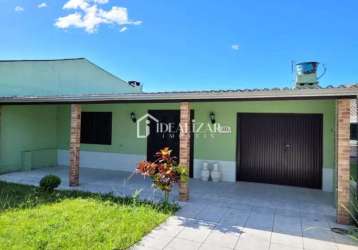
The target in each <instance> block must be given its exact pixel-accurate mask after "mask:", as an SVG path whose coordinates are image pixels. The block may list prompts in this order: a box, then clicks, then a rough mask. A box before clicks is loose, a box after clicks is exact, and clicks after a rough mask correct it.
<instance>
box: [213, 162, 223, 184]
mask: <svg viewBox="0 0 358 250" xmlns="http://www.w3.org/2000/svg"><path fill="white" fill-rule="evenodd" d="M211 179H212V180H213V182H219V181H220V179H221V171H220V168H219V164H218V163H214V164H213V170H212V171H211Z"/></svg>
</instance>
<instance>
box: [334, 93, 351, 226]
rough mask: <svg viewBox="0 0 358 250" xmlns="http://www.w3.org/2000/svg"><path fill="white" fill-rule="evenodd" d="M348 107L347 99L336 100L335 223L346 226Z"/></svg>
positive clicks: (347, 204)
mask: <svg viewBox="0 0 358 250" xmlns="http://www.w3.org/2000/svg"><path fill="white" fill-rule="evenodd" d="M350 106H351V102H350V100H349V99H339V100H337V132H336V136H337V142H336V143H337V149H336V151H337V222H338V223H340V224H348V223H349V221H350V218H349V213H348V212H347V210H346V209H347V208H349V194H350V180H349V179H350V162H349V161H350V141H349V140H350Z"/></svg>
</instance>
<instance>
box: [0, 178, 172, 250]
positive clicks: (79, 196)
mask: <svg viewBox="0 0 358 250" xmlns="http://www.w3.org/2000/svg"><path fill="white" fill-rule="evenodd" d="M175 210H176V207H173V206H168V205H167V206H165V205H153V204H151V203H145V202H139V201H138V200H137V199H135V198H118V197H113V196H112V195H96V194H90V193H84V192H74V191H55V192H54V193H53V194H48V193H45V192H41V191H40V190H39V189H38V188H35V187H32V186H26V185H17V184H10V183H5V182H0V249H126V248H128V247H130V246H132V245H133V244H134V243H136V242H137V241H139V240H140V239H141V238H142V237H143V236H144V235H146V234H147V233H149V232H150V231H151V230H152V229H153V228H154V227H156V226H157V225H159V224H160V223H162V222H163V221H164V220H166V219H167V218H168V217H169V216H170V215H171V214H172V213H173V212H174V211H175Z"/></svg>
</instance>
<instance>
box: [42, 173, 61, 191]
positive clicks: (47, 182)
mask: <svg viewBox="0 0 358 250" xmlns="http://www.w3.org/2000/svg"><path fill="white" fill-rule="evenodd" d="M60 184H61V179H60V177H58V176H56V175H46V176H44V177H42V179H41V180H40V187H41V189H42V190H44V191H47V192H53V191H54V190H55V188H57V187H58V186H60Z"/></svg>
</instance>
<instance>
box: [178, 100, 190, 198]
mask: <svg viewBox="0 0 358 250" xmlns="http://www.w3.org/2000/svg"><path fill="white" fill-rule="evenodd" d="M190 119H191V118H190V105H189V103H188V102H182V103H180V126H181V131H180V156H179V158H180V165H184V166H186V167H187V168H188V173H189V164H190V129H191V128H190ZM179 200H180V201H187V200H189V183H180V185H179Z"/></svg>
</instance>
